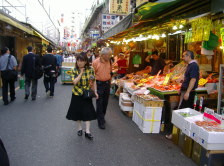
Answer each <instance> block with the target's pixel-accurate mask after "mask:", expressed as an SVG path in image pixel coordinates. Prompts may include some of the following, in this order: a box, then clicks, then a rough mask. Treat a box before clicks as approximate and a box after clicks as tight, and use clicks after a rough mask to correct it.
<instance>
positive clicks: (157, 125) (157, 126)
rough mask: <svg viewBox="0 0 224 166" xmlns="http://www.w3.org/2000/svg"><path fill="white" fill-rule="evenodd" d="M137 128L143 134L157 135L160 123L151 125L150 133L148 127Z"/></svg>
mask: <svg viewBox="0 0 224 166" xmlns="http://www.w3.org/2000/svg"><path fill="white" fill-rule="evenodd" d="M150 123H151V122H150ZM139 128H140V130H141V131H142V132H143V133H159V132H160V122H154V123H153V128H152V131H151V126H149V127H143V126H139Z"/></svg>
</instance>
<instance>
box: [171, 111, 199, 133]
mask: <svg viewBox="0 0 224 166" xmlns="http://www.w3.org/2000/svg"><path fill="white" fill-rule="evenodd" d="M180 112H185V113H189V112H190V113H192V114H195V115H200V114H201V113H200V112H198V111H195V110H194V109H191V108H184V109H179V110H174V111H173V112H172V120H171V122H172V123H173V124H174V125H175V126H176V127H178V128H179V129H181V130H183V129H184V128H183V127H184V124H183V123H185V122H186V120H185V118H187V117H183V116H182V115H180V114H179V113H180ZM186 125H187V124H186Z"/></svg>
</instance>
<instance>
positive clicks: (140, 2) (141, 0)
mask: <svg viewBox="0 0 224 166" xmlns="http://www.w3.org/2000/svg"><path fill="white" fill-rule="evenodd" d="M144 2H148V0H136V6H139V5H141V4H143V3H144Z"/></svg>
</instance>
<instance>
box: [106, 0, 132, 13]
mask: <svg viewBox="0 0 224 166" xmlns="http://www.w3.org/2000/svg"><path fill="white" fill-rule="evenodd" d="M129 11H130V0H110V2H109V13H110V14H117V15H127V14H129Z"/></svg>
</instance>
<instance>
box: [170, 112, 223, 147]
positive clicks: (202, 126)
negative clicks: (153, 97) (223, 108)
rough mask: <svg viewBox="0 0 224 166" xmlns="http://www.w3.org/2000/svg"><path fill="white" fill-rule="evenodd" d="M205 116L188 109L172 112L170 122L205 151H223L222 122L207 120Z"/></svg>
mask: <svg viewBox="0 0 224 166" xmlns="http://www.w3.org/2000/svg"><path fill="white" fill-rule="evenodd" d="M205 115H206V114H205V113H204V114H201V113H200V112H197V111H196V110H193V109H190V108H185V109H179V110H175V111H173V113H172V120H171V122H172V123H173V124H174V125H175V126H176V127H178V128H179V129H180V130H181V131H182V133H184V134H185V135H186V136H188V137H190V138H191V139H193V140H194V141H195V142H197V143H199V144H200V145H201V146H202V147H204V148H205V149H206V150H224V139H223V138H224V126H223V123H221V122H222V121H219V122H220V123H221V124H220V123H218V122H216V121H217V119H216V121H213V120H208V119H206V116H205Z"/></svg>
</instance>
